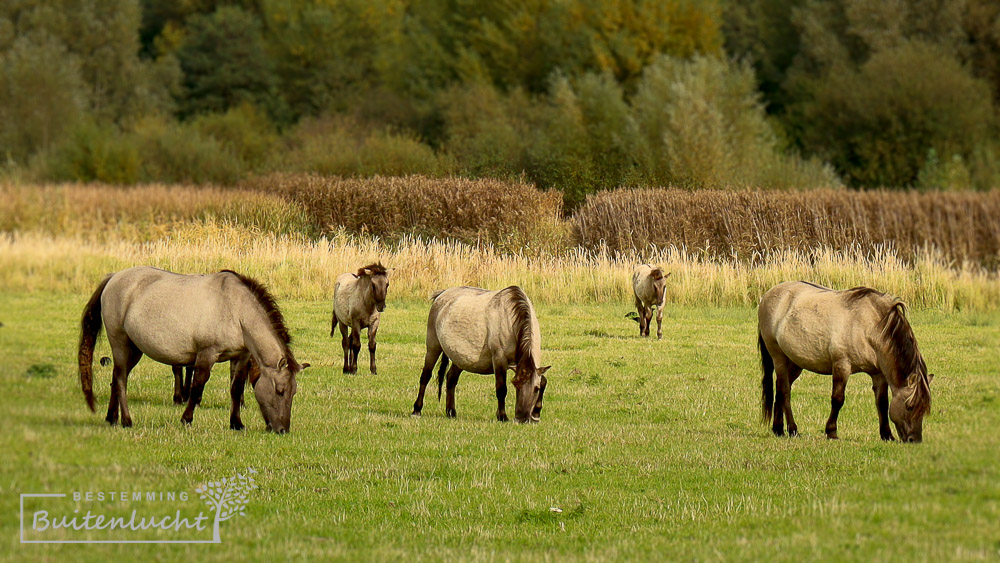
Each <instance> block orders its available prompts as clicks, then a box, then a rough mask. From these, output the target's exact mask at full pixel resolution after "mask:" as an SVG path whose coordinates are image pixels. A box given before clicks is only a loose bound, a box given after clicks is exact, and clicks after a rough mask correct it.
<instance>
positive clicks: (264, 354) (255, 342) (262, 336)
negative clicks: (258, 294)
mask: <svg viewBox="0 0 1000 563" xmlns="http://www.w3.org/2000/svg"><path fill="white" fill-rule="evenodd" d="M251 305H252V306H250V307H244V308H243V311H244V313H243V315H242V318H241V319H240V324H241V325H242V327H243V341H244V342H245V343H246V346H247V349H248V350H250V354H251V355H252V356H253V357H254V359H255V360H258V361H259V362H261V363H262V364H263V365H265V366H270V367H274V366H276V365H278V361H279V360H281V358H283V357H284V355H285V345H284V344H283V343H282V342H281V341H280V340H279V339H278V336H277V335H276V334H275V331H274V328H273V327H272V326H271V321H270V319H269V318H268V316H267V313H266V312H265V311H264V310H263V307H261V306H260V304H259V303H257V302H256V300H254V302H253V303H251Z"/></svg>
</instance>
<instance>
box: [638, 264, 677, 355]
mask: <svg viewBox="0 0 1000 563" xmlns="http://www.w3.org/2000/svg"><path fill="white" fill-rule="evenodd" d="M669 277H670V274H667V275H663V270H662V269H660V268H654V267H652V266H650V265H649V264H643V265H641V266H639V267H637V268H636V269H635V271H634V272H632V292H633V293H634V294H635V308H636V312H638V313H639V336H649V324H650V321H652V320H653V307H656V339H657V340H659V339H660V338H663V305H664V304H666V301H667V296H666V291H665V286H666V282H667V278H669Z"/></svg>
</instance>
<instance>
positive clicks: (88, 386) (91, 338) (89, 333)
mask: <svg viewBox="0 0 1000 563" xmlns="http://www.w3.org/2000/svg"><path fill="white" fill-rule="evenodd" d="M111 276H112V274H108V275H107V277H105V278H104V281H102V282H101V283H100V285H98V286H97V289H96V290H94V294H93V295H91V296H90V301H87V306H86V307H84V308H83V319H81V321H80V350H79V354H78V357H77V359H78V360H79V365H80V387H81V388H82V389H83V398H84V399H86V400H87V406H88V407H90V411H91V412H94V382H93V363H94V347H95V346H96V345H97V337H98V335H100V334H101V326H102V325H103V324H104V321H103V320H102V318H101V294H103V293H104V288H105V287H107V285H108V282H109V281H111Z"/></svg>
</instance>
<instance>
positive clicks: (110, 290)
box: [101, 267, 241, 365]
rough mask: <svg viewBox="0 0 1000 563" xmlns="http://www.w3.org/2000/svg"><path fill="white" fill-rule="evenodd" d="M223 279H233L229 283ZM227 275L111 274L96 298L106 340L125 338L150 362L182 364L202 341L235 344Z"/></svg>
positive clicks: (234, 314) (149, 271) (146, 271)
mask: <svg viewBox="0 0 1000 563" xmlns="http://www.w3.org/2000/svg"><path fill="white" fill-rule="evenodd" d="M228 278H233V280H229V279H228ZM230 281H236V280H235V277H233V276H232V274H228V273H224V272H220V273H216V274H208V275H183V274H175V273H172V272H167V271H165V270H160V269H157V268H148V267H137V268H130V269H128V270H123V271H122V272H119V273H117V274H115V275H114V276H113V277H112V279H111V281H110V282H108V286H107V288H105V291H104V294H103V295H102V299H101V300H102V306H103V311H102V313H103V316H104V322H105V326H106V327H107V330H108V332H109V335H111V334H113V333H115V334H121V333H124V335H127V337H128V339H129V340H131V341H132V342H133V343H134V344H135V345H136V346H138V347H139V349H140V350H141V351H142V352H143V353H144V354H146V355H148V356H150V357H152V358H153V359H155V360H157V361H160V362H163V363H168V364H173V365H184V364H188V363H191V362H193V361H194V354H195V353H196V352H197V350H198V349H199V348H202V347H204V346H205V345H206V343H207V342H210V341H211V342H236V341H240V340H241V335H240V328H239V320H238V317H237V311H235V310H234V305H233V303H234V300H233V299H232V297H233V295H232V291H233V290H234V289H235V288H237V287H239V286H238V285H236V284H231V283H229V282H230Z"/></svg>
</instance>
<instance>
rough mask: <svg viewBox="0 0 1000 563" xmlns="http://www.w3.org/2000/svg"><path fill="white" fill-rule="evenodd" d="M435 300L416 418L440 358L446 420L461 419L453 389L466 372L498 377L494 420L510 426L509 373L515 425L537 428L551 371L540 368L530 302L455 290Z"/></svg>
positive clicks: (511, 292)
mask: <svg viewBox="0 0 1000 563" xmlns="http://www.w3.org/2000/svg"><path fill="white" fill-rule="evenodd" d="M433 299H434V303H433V304H432V305H431V310H430V314H429V315H428V318H427V341H426V345H427V352H426V355H425V356H424V368H423V371H422V372H421V375H420V388H419V391H418V393H417V400H416V402H414V403H413V416H420V413H421V410H422V409H423V406H424V392H425V390H426V388H427V383H428V382H430V379H431V374H432V371H433V369H434V364H435V363H437V360H438V358H439V357H440V358H441V366H440V368H439V369H438V400H440V398H441V385H442V383H443V382H444V380H445V378H446V376H445V372H446V371H447V400H446V403H445V414H446V415H447V416H448V417H455V416H456V414H457V413H456V411H455V388H456V386H457V385H458V378H459V375H460V374H461V373H462V371H463V370H464V371H469V372H472V373H478V374H493V375H494V378H495V389H496V398H497V412H496V418H497V420H498V421H501V422H506V421H507V420H508V417H507V412H506V398H507V371H508V370H509V369H513V370H514V377H513V379H512V380H511V383H512V384H513V385H514V391H515V394H516V399H515V403H514V404H515V406H514V420H515V421H516V422H520V423H523V422H529V421H530V422H538V421H539V420H540V418H541V412H542V398H543V396H544V394H545V387H546V385H547V384H548V380H547V379H546V377H545V372H546V371H548V369H549V367H550V366H544V367H540V366H539V363H540V362H541V331H540V329H539V326H538V318H537V317H536V316H535V308H534V306H533V305H532V304H531V300H529V299H528V296H527V295H525V294H524V292H523V291H521V288H519V287H517V286H511V287H508V288H506V289H502V290H499V291H487V290H485V289H480V288H477V287H455V288H451V289H446V290H444V291H439V292H437V293H435V294H434V297H433ZM449 361H450V362H451V368H450V369H449V367H448V364H449Z"/></svg>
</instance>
